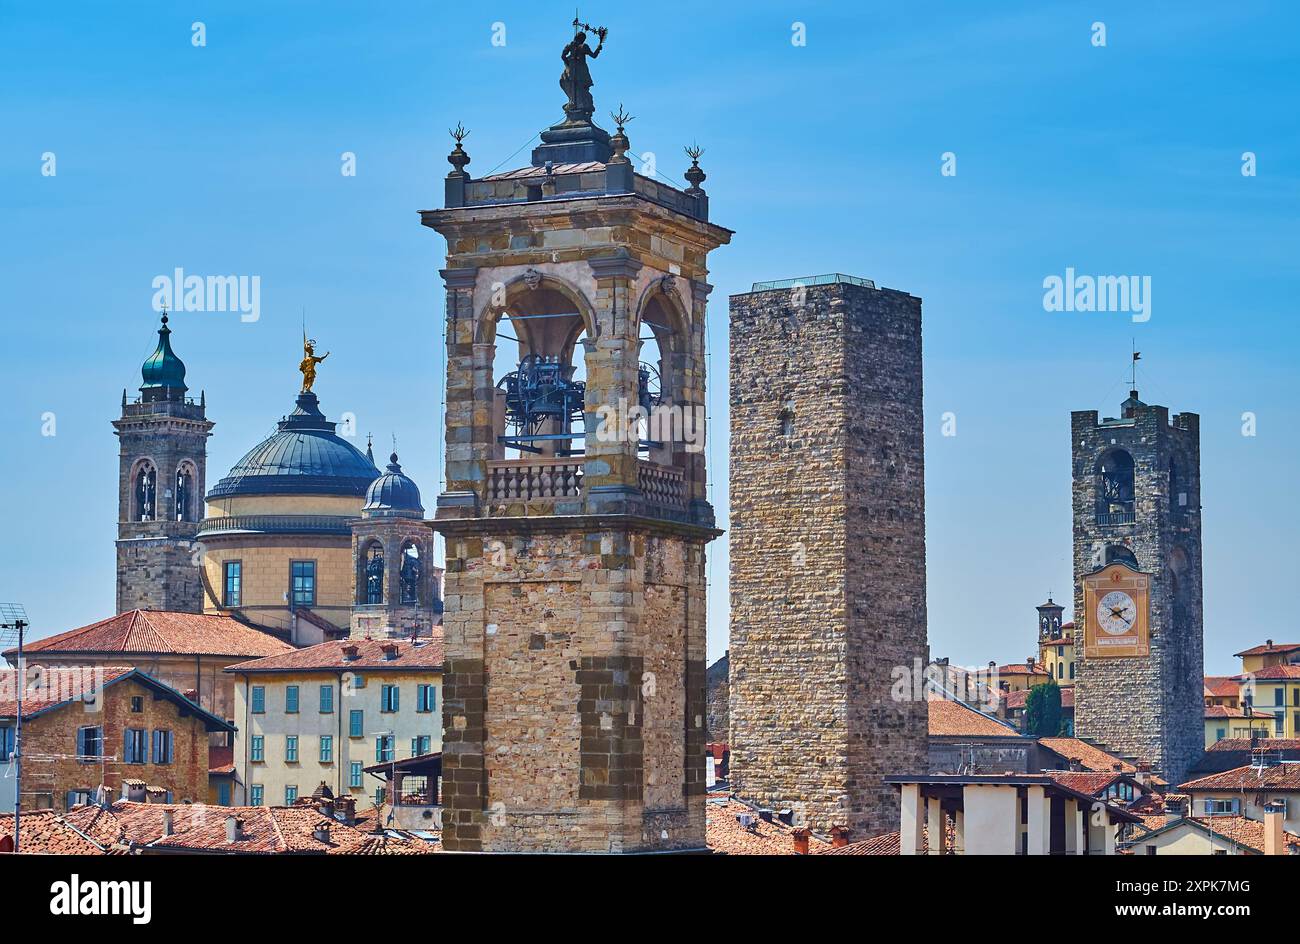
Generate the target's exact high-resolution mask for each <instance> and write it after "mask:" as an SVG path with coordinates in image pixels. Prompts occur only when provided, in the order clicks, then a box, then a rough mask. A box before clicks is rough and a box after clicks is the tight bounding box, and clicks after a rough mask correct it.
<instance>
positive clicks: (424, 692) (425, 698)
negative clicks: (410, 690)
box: [415, 685, 438, 712]
mask: <svg viewBox="0 0 1300 944" xmlns="http://www.w3.org/2000/svg"><path fill="white" fill-rule="evenodd" d="M415 710H416V711H419V712H429V711H437V710H438V689H437V687H436V686H434V685H419V686H417V687H416V689H415Z"/></svg>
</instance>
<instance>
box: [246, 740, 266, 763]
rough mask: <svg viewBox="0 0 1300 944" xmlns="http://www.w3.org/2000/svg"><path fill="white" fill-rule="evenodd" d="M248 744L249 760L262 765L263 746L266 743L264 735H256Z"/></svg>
mask: <svg viewBox="0 0 1300 944" xmlns="http://www.w3.org/2000/svg"><path fill="white" fill-rule="evenodd" d="M248 742H249V748H248V759H249V760H251V761H253V762H254V763H258V764H260V763H261V762H262V752H263V748H262V744H263V743H264V742H263V740H262V735H260V734H254V735H253V736H252V737H251V738H249V739H248Z"/></svg>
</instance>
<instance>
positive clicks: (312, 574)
mask: <svg viewBox="0 0 1300 944" xmlns="http://www.w3.org/2000/svg"><path fill="white" fill-rule="evenodd" d="M289 578H290V579H289V590H290V593H291V594H292V596H293V605H294V606H315V605H316V562H315V561H293V562H292V563H291V564H289Z"/></svg>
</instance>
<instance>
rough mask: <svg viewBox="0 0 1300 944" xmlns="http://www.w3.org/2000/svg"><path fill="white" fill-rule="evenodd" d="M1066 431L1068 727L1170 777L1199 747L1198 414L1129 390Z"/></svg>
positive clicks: (1182, 771) (1181, 774)
mask: <svg viewBox="0 0 1300 944" xmlns="http://www.w3.org/2000/svg"><path fill="white" fill-rule="evenodd" d="M1071 438H1072V442H1071V451H1072V458H1073V512H1074V612H1075V624H1076V628H1075V633H1074V644H1075V656H1076V659H1077V660H1078V678H1077V680H1076V684H1075V696H1074V697H1075V729H1076V731H1077V732H1078V734H1079V736H1080V737H1085V738H1093V739H1096V740H1097V741H1098V742H1100V743H1102V744H1104V745H1105V746H1106V747H1107V748H1108V749H1109V750H1111V751H1114V752H1118V753H1120V754H1124V755H1130V756H1133V757H1136V758H1139V759H1141V760H1145V761H1149V762H1150V763H1151V765H1152V768H1153V769H1154V770H1155V771H1156V772H1157V773H1159V774H1160V776H1162V777H1164V778H1165V779H1166V780H1167V781H1169V783H1170V784H1177V783H1179V782H1180V781H1182V780H1183V779H1184V778H1185V776H1186V774H1187V771H1188V768H1189V767H1190V766H1191V765H1192V764H1193V763H1194V762H1195V760H1196V758H1197V757H1198V756H1199V755H1200V754H1201V751H1202V750H1203V747H1204V731H1203V723H1202V713H1203V712H1202V708H1203V684H1204V683H1203V672H1204V660H1203V628H1202V607H1201V500H1200V499H1201V463H1200V418H1199V417H1198V416H1197V415H1196V414H1194V413H1182V414H1179V415H1176V416H1174V417H1173V418H1172V419H1171V418H1170V416H1169V410H1168V408H1167V407H1163V406H1151V405H1148V404H1146V403H1143V402H1142V401H1141V399H1139V397H1138V392H1137V391H1136V390H1132V391H1130V392H1129V397H1128V399H1127V400H1125V401H1124V402H1123V404H1121V412H1120V415H1119V416H1118V417H1106V418H1103V419H1098V414H1097V412H1096V411H1095V410H1092V411H1080V412H1076V413H1073V414H1072V415H1071ZM1040 612H1041V611H1040Z"/></svg>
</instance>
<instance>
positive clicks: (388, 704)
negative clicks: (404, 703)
mask: <svg viewBox="0 0 1300 944" xmlns="http://www.w3.org/2000/svg"><path fill="white" fill-rule="evenodd" d="M400 696H401V691H400V690H399V689H398V687H397V686H396V685H385V686H384V687H383V688H381V689H380V691H379V710H380V711H382V712H384V713H385V714H390V713H392V712H394V711H397V706H398V702H399V699H400Z"/></svg>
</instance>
